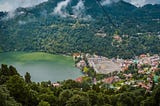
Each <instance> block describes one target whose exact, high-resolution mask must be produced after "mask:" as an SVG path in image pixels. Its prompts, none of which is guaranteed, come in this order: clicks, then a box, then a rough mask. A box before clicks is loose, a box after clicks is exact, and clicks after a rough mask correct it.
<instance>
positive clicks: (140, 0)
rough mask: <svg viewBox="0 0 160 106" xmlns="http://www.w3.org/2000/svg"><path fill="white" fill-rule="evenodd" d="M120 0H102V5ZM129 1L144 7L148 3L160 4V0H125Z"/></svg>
mask: <svg viewBox="0 0 160 106" xmlns="http://www.w3.org/2000/svg"><path fill="white" fill-rule="evenodd" d="M118 1H120V0H101V4H102V5H108V4H111V3H113V2H118ZM123 1H126V2H129V3H131V4H133V5H135V6H137V7H142V6H144V5H146V4H160V0H123Z"/></svg>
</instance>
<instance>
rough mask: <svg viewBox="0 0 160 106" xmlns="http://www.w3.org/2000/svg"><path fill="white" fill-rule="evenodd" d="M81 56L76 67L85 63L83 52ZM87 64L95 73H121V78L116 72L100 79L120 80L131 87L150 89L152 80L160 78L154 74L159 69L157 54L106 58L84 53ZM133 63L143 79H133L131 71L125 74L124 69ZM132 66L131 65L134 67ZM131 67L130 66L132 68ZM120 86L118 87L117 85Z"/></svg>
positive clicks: (110, 81) (108, 81)
mask: <svg viewBox="0 0 160 106" xmlns="http://www.w3.org/2000/svg"><path fill="white" fill-rule="evenodd" d="M79 57H80V58H82V59H81V60H80V61H79V62H78V63H77V67H79V68H81V69H82V67H85V66H86V65H87V63H86V61H84V60H83V57H84V54H83V55H79ZM85 58H86V59H87V62H88V65H89V66H90V67H93V69H94V70H95V71H96V73H99V74H108V73H113V72H115V71H117V73H119V72H121V73H123V74H122V76H123V77H124V79H121V78H120V77H119V76H118V74H117V75H111V76H110V77H107V78H104V79H102V80H101V81H102V82H104V83H107V84H113V83H115V82H121V83H120V85H131V86H133V87H137V86H139V87H142V88H145V89H146V90H150V89H151V88H152V85H153V81H154V82H157V81H158V79H159V78H160V77H159V76H157V75H156V74H155V72H157V71H160V69H159V67H158V65H159V64H160V56H158V55H153V56H150V55H146V54H142V55H140V56H137V57H135V59H127V60H124V59H114V58H112V59H108V58H106V57H103V56H97V55H90V54H85ZM131 65H134V66H135V67H136V69H137V73H138V75H142V76H146V78H144V79H143V80H140V79H138V80H137V79H134V78H133V77H134V75H133V74H132V73H128V74H126V71H128V70H129V67H130V66H131ZM134 66H133V67H134ZM133 67H132V68H133ZM118 88H120V87H118Z"/></svg>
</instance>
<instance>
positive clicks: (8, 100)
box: [0, 85, 21, 106]
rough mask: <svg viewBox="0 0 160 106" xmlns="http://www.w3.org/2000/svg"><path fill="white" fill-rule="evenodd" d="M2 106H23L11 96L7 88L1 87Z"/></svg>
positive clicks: (0, 104) (0, 101)
mask: <svg viewBox="0 0 160 106" xmlns="http://www.w3.org/2000/svg"><path fill="white" fill-rule="evenodd" d="M0 106H21V104H20V103H17V102H16V101H15V100H14V99H13V98H12V97H11V96H10V94H9V91H8V90H7V88H6V86H4V85H0Z"/></svg>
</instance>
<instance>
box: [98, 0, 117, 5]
mask: <svg viewBox="0 0 160 106" xmlns="http://www.w3.org/2000/svg"><path fill="white" fill-rule="evenodd" d="M118 1H119V0H102V1H101V4H102V5H108V4H111V3H113V2H118Z"/></svg>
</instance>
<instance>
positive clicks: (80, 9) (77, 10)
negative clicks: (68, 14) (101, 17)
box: [72, 0, 91, 19]
mask: <svg viewBox="0 0 160 106" xmlns="http://www.w3.org/2000/svg"><path fill="white" fill-rule="evenodd" d="M85 10H86V8H85V5H84V1H82V0H79V2H78V3H77V5H75V6H73V7H72V12H73V15H74V17H75V18H82V19H89V18H91V16H90V15H86V14H85Z"/></svg>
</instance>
